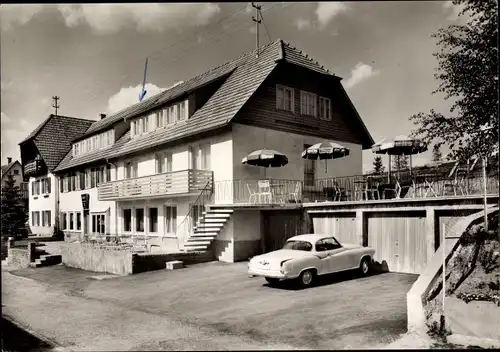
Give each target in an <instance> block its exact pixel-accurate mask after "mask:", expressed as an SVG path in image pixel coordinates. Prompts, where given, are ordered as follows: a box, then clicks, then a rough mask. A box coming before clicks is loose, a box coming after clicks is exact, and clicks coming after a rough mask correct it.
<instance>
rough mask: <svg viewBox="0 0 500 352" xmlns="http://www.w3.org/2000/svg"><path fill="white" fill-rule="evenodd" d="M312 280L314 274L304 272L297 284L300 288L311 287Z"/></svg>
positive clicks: (309, 271)
mask: <svg viewBox="0 0 500 352" xmlns="http://www.w3.org/2000/svg"><path fill="white" fill-rule="evenodd" d="M313 280H314V272H313V271H312V270H304V271H303V272H302V273H301V274H300V276H299V284H300V286H302V287H308V286H311V284H312V282H313Z"/></svg>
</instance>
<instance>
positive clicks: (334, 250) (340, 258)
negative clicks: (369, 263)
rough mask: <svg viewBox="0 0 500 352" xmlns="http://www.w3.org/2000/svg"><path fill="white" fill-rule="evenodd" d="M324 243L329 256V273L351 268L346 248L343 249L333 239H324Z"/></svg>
mask: <svg viewBox="0 0 500 352" xmlns="http://www.w3.org/2000/svg"><path fill="white" fill-rule="evenodd" d="M322 241H323V243H324V246H325V247H326V249H327V251H328V254H329V256H328V259H329V265H330V268H329V272H331V273H333V272H338V271H343V270H347V269H350V268H351V263H350V259H349V253H348V251H347V250H346V248H344V247H342V246H341V245H340V243H339V242H338V241H337V240H336V239H335V238H333V237H328V238H324V239H323V240H322Z"/></svg>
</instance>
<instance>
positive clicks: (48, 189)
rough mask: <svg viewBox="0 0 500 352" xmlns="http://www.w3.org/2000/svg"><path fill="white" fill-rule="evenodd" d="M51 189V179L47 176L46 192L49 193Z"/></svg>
mask: <svg viewBox="0 0 500 352" xmlns="http://www.w3.org/2000/svg"><path fill="white" fill-rule="evenodd" d="M51 191H52V179H51V178H50V177H49V178H47V193H51Z"/></svg>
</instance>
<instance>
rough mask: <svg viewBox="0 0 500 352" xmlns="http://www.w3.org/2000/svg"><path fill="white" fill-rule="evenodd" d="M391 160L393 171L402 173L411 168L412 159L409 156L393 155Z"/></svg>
mask: <svg viewBox="0 0 500 352" xmlns="http://www.w3.org/2000/svg"><path fill="white" fill-rule="evenodd" d="M391 159H392V171H397V170H401V171H402V170H406V169H409V168H410V157H409V156H408V155H393V156H391Z"/></svg>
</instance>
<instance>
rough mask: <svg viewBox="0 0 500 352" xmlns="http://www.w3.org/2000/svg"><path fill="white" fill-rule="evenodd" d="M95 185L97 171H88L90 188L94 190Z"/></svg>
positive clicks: (92, 169) (93, 169)
mask: <svg viewBox="0 0 500 352" xmlns="http://www.w3.org/2000/svg"><path fill="white" fill-rule="evenodd" d="M96 185H97V169H96V168H94V167H93V168H91V169H90V188H94V187H95V186H96Z"/></svg>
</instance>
